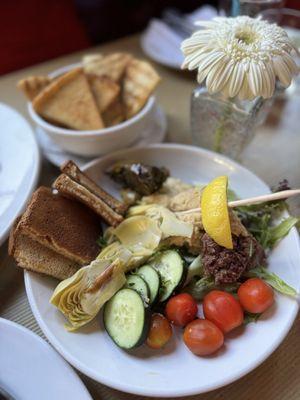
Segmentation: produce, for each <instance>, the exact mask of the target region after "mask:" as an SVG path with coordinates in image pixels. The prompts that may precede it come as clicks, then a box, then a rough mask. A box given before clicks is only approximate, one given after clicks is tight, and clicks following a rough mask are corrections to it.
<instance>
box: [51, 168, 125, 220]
mask: <svg viewBox="0 0 300 400" xmlns="http://www.w3.org/2000/svg"><path fill="white" fill-rule="evenodd" d="M53 187H54V188H55V189H57V190H58V191H59V193H61V194H62V195H63V196H66V197H68V198H71V199H76V200H77V201H79V202H81V203H83V204H85V205H86V206H87V207H89V208H90V209H91V210H93V211H94V212H95V213H96V214H97V215H99V216H100V217H101V218H103V219H104V221H105V222H107V223H108V224H109V225H111V226H117V225H118V224H120V223H121V222H122V221H123V217H122V215H120V214H118V213H116V212H115V211H114V210H113V209H112V208H110V207H109V206H108V205H107V204H106V203H105V202H104V201H103V200H101V199H100V198H99V197H98V196H96V195H95V194H94V193H92V192H91V191H90V190H89V189H87V188H86V187H85V186H83V185H81V184H80V183H77V182H76V181H75V180H73V179H72V178H70V177H69V176H68V175H66V174H61V175H59V177H58V178H57V179H56V180H55V182H54V183H53Z"/></svg>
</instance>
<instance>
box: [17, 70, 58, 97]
mask: <svg viewBox="0 0 300 400" xmlns="http://www.w3.org/2000/svg"><path fill="white" fill-rule="evenodd" d="M50 82H51V79H50V78H49V77H48V76H29V77H28V78H24V79H21V80H20V81H19V82H18V84H17V88H18V89H19V90H21V91H22V92H23V93H24V94H25V96H26V97H27V99H28V100H29V101H32V100H33V99H34V98H35V97H36V96H37V95H38V94H39V93H40V92H41V91H42V90H43V89H44V88H45V87H46V86H48V85H49V83H50Z"/></svg>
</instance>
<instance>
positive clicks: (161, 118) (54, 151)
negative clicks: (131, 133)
mask: <svg viewBox="0 0 300 400" xmlns="http://www.w3.org/2000/svg"><path fill="white" fill-rule="evenodd" d="M166 131H167V119H166V116H165V114H164V112H163V111H162V109H161V108H160V107H159V106H157V107H156V110H155V114H154V119H153V124H152V125H151V127H149V129H147V130H145V131H144V132H142V133H141V136H140V138H139V140H138V141H137V142H135V143H133V144H132V145H131V146H132V147H141V146H147V145H149V144H154V143H161V142H163V140H164V138H165V136H166ZM36 135H37V139H38V142H39V145H40V147H41V149H42V152H43V155H44V156H45V157H46V158H47V160H49V161H50V162H51V163H52V164H54V165H56V166H57V167H60V166H61V165H62V164H63V163H64V162H65V161H67V160H70V159H72V160H73V161H75V162H76V164H77V165H78V166H79V167H80V168H81V167H83V166H84V165H85V164H87V163H88V162H90V161H91V160H92V159H93V158H87V157H80V156H77V155H75V154H71V153H68V152H66V151H64V150H63V149H61V148H60V147H59V146H58V145H57V144H56V143H54V142H53V140H51V138H50V137H49V136H48V135H47V134H46V133H45V132H44V130H43V129H42V128H39V127H37V128H36Z"/></svg>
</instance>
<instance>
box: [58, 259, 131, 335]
mask: <svg viewBox="0 0 300 400" xmlns="http://www.w3.org/2000/svg"><path fill="white" fill-rule="evenodd" d="M123 270H124V264H123V262H121V261H120V259H116V260H115V261H113V262H111V261H110V260H101V259H99V258H97V259H96V260H94V261H93V262H92V263H91V264H90V265H88V266H87V267H83V268H80V269H79V270H78V271H77V272H76V274H74V275H73V276H71V277H70V278H68V279H65V280H64V281H62V282H60V283H59V285H58V286H57V287H56V289H55V291H54V293H53V295H52V297H51V299H50V302H51V303H52V304H53V305H55V306H56V307H57V308H58V309H59V310H60V311H61V312H62V313H63V314H64V316H65V317H66V318H67V319H68V322H69V325H66V328H67V329H68V330H69V331H74V330H76V329H78V328H80V327H81V326H83V325H85V324H87V323H88V322H90V321H91V320H92V319H93V318H94V317H95V316H96V315H97V314H98V312H99V310H100V309H101V307H102V306H103V305H104V304H105V302H106V301H108V300H109V299H110V298H111V297H112V296H113V295H114V294H115V293H116V292H117V291H118V290H119V289H120V288H121V287H122V286H123V285H124V284H125V282H126V278H125V275H124V272H123Z"/></svg>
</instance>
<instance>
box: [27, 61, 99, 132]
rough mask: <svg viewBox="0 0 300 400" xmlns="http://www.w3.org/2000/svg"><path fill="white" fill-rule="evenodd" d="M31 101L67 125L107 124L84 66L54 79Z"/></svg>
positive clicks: (93, 126)
mask: <svg viewBox="0 0 300 400" xmlns="http://www.w3.org/2000/svg"><path fill="white" fill-rule="evenodd" d="M32 105H33V108H34V109H35V111H36V112H37V113H38V114H39V115H40V116H41V117H43V118H45V119H46V120H48V121H50V122H51V123H55V124H58V125H60V126H64V127H66V128H70V129H77V130H93V129H101V128H103V126H104V125H103V121H102V118H101V116H100V114H99V112H98V109H97V105H96V102H95V100H94V97H93V95H92V92H91V90H90V87H89V84H88V81H87V78H86V76H85V75H84V73H83V71H82V68H76V69H72V70H71V71H69V72H67V73H66V74H64V75H61V76H60V77H58V78H57V79H55V81H53V82H52V83H50V85H48V86H47V87H46V88H45V89H44V90H43V91H42V92H41V93H40V94H39V95H38V96H37V97H36V98H35V99H34V100H33V102H32Z"/></svg>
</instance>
